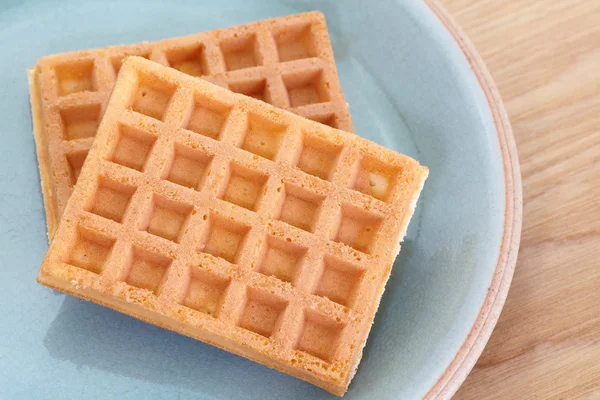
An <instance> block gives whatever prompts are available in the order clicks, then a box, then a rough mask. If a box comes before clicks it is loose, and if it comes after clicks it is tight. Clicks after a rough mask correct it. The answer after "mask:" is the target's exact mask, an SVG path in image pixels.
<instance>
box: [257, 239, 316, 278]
mask: <svg viewBox="0 0 600 400" xmlns="http://www.w3.org/2000/svg"><path fill="white" fill-rule="evenodd" d="M306 252H307V249H306V248H304V247H301V246H298V245H296V244H294V243H292V242H291V241H290V242H288V241H287V240H283V239H280V238H277V237H274V236H270V235H269V236H267V239H266V243H265V249H264V254H263V255H262V259H261V261H260V264H259V266H258V272H260V273H261V274H264V275H267V276H269V275H272V276H274V277H276V278H277V279H279V280H281V281H283V282H290V283H291V284H292V285H294V284H295V282H296V279H297V277H298V275H299V273H300V270H301V269H302V265H303V263H304V258H305V256H306Z"/></svg>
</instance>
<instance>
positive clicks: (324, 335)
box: [296, 310, 344, 363]
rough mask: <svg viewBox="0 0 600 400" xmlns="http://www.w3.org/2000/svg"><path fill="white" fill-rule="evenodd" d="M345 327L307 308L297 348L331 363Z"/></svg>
mask: <svg viewBox="0 0 600 400" xmlns="http://www.w3.org/2000/svg"><path fill="white" fill-rule="evenodd" d="M343 329H344V325H343V324H342V323H340V322H337V321H334V320H332V319H331V318H330V317H328V316H325V315H323V314H321V313H318V312H316V311H313V310H306V311H305V315H304V324H303V326H302V331H301V333H300V337H299V338H298V343H297V344H296V350H300V351H303V352H305V353H308V354H310V355H312V356H314V357H317V358H320V359H321V360H323V361H325V362H328V363H330V362H332V361H333V360H334V359H335V355H336V353H337V348H338V342H339V338H340V336H341V334H342V331H343Z"/></svg>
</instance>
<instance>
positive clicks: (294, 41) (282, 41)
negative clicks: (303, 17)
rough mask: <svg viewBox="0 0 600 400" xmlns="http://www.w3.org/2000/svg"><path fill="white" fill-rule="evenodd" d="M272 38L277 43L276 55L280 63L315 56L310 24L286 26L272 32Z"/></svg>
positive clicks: (315, 51) (315, 50)
mask: <svg viewBox="0 0 600 400" xmlns="http://www.w3.org/2000/svg"><path fill="white" fill-rule="evenodd" d="M273 38H274V39H275V43H277V53H278V54H279V61H281V62H285V61H293V60H299V59H301V58H308V57H316V56H317V49H316V47H315V41H314V37H313V34H312V31H311V25H310V24H306V23H304V24H298V25H295V26H286V27H285V29H281V30H277V31H275V32H273Z"/></svg>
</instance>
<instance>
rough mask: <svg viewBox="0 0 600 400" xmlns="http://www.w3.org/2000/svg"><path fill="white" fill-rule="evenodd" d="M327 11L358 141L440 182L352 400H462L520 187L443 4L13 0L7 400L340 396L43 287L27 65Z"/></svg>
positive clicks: (502, 266)
mask: <svg viewBox="0 0 600 400" xmlns="http://www.w3.org/2000/svg"><path fill="white" fill-rule="evenodd" d="M314 9H319V10H321V11H323V12H324V14H325V15H326V17H327V20H328V24H329V29H330V34H331V38H332V42H333V47H334V52H335V56H336V60H337V63H338V68H339V74H340V79H341V83H342V87H343V90H344V92H345V94H346V97H347V99H348V102H349V103H350V110H351V112H352V116H353V119H354V122H355V127H356V131H357V133H358V134H360V135H362V136H365V137H367V138H369V139H372V140H374V141H376V142H378V143H380V144H383V145H385V146H388V147H390V148H393V149H395V150H398V151H400V152H403V153H406V154H408V155H410V156H412V157H414V158H416V159H418V160H419V161H420V162H421V163H422V164H424V165H427V166H428V167H429V168H430V171H431V173H430V177H429V179H428V181H427V182H426V185H425V189H424V191H423V194H422V197H421V200H420V201H419V206H418V208H417V214H416V215H415V217H414V218H413V221H412V223H411V225H410V229H409V232H408V236H407V238H406V240H405V243H404V245H403V248H402V252H401V254H400V256H399V258H398V260H397V262H396V265H395V267H394V270H393V272H392V276H391V279H390V281H389V283H388V285H387V291H386V293H385V295H384V297H383V300H382V303H381V307H380V309H379V312H378V314H377V317H376V320H375V324H374V326H373V330H372V332H371V335H370V337H369V340H368V342H367V346H366V349H365V352H364V357H363V360H362V363H361V364H360V368H359V371H358V374H357V375H356V378H355V379H354V381H353V383H352V385H351V387H350V390H349V392H348V394H347V398H349V399H363V398H364V399H366V398H370V399H373V398H376V399H391V398H401V399H404V398H406V399H408V398H420V397H424V396H427V397H434V396H437V395H440V396H448V395H450V394H451V393H452V392H453V391H454V390H456V388H457V387H458V385H459V384H460V382H461V381H462V380H463V379H464V377H465V376H466V374H467V373H468V371H469V370H470V368H471V366H472V365H473V363H474V362H475V360H476V358H477V357H478V355H479V354H480V352H481V349H482V347H483V345H485V342H486V340H487V337H489V334H490V332H491V329H492V327H493V325H494V323H495V321H496V318H497V315H498V313H499V310H500V309H501V307H502V304H503V300H504V296H505V294H506V290H507V288H508V283H509V282H510V277H511V273H512V267H513V266H514V253H515V251H516V246H515V243H516V242H517V240H518V228H519V222H518V221H519V215H520V208H519V176H518V169H516V168H514V165H516V158H515V156H514V148H513V144H512V138H511V136H510V128H509V126H508V124H507V122H506V119H505V116H504V113H503V110H502V107H501V104H500V103H499V101H498V100H497V98H495V95H496V92H495V90H494V89H493V84H491V82H490V81H489V77H488V75H487V73H486V72H485V69H484V68H483V67H482V66H481V65H480V64H479V61H478V58H477V57H476V54H474V53H473V51H472V50H471V49H470V47H469V45H468V43H467V42H465V41H464V38H462V37H461V36H460V33H458V32H457V31H456V30H455V28H453V26H452V23H451V22H450V21H449V20H448V19H446V17H444V16H443V13H442V14H441V15H439V14H436V13H440V10H439V8H437V7H436V6H434V5H430V4H428V3H424V2H421V1H380V2H371V3H370V5H369V7H365V6H364V3H363V2H361V1H360V0H355V1H344V2H341V1H334V0H331V1H322V2H317V1H289V0H288V1H241V0H240V1H228V2H224V1H214V0H213V1H186V0H174V1H168V2H167V1H165V2H162V1H154V0H147V1H142V0H140V1H135V0H128V1H102V2H91V1H82V0H76V1H64V2H60V3H51V2H42V1H25V2H22V1H12V0H11V1H8V2H7V1H4V2H3V3H0V43H2V45H1V54H2V56H1V58H0V104H1V107H0V121H1V123H2V124H1V127H0V132H1V135H2V145H1V146H0V235H1V241H0V265H1V267H2V274H1V279H0V315H1V318H2V319H1V323H0V388H2V389H1V391H2V392H3V394H2V395H0V397H2V398H11V399H12V398H27V399H34V398H35V399H50V398H73V399H83V398H121V399H140V398H144V399H154V398H156V399H159V398H161V399H162V398H178V399H188V398H189V399H231V398H244V399H283V398H285V399H296V398H297V399H307V398H316V399H321V398H331V397H333V396H332V395H330V394H328V393H326V392H324V391H323V390H321V389H318V388H316V387H313V386H311V385H310V384H307V383H305V382H302V381H300V380H297V379H295V378H292V377H289V376H287V375H285V374H282V373H279V372H276V371H273V370H270V369H268V368H266V367H263V366H261V365H258V364H255V363H253V362H250V361H248V360H245V359H243V358H241V357H238V356H235V355H232V354H229V353H227V352H224V351H222V350H219V349H216V348H214V347H211V346H209V345H206V344H203V343H200V342H197V341H195V340H192V339H190V338H187V337H184V336H181V335H178V334H176V333H173V332H168V331H165V330H162V329H160V328H157V327H154V326H151V325H147V324H145V323H142V322H139V321H137V320H134V319H132V318H129V317H127V316H124V315H121V314H119V313H116V312H114V311H111V310H108V309H105V308H103V307H100V306H97V305H94V304H91V303H86V302H82V301H80V300H78V299H75V298H72V297H69V296H65V295H63V294H60V293H57V292H54V291H52V290H49V289H47V288H45V287H42V286H40V285H38V284H37V283H36V281H35V277H36V274H37V271H38V267H39V265H40V262H41V260H42V258H43V256H44V253H45V251H46V247H47V242H46V227H45V221H44V208H43V204H42V196H41V193H40V189H39V176H38V171H37V160H36V157H35V148H34V141H33V135H32V126H31V115H30V111H29V92H28V88H27V77H26V73H25V70H26V68H27V67H30V66H32V65H34V64H35V61H36V59H37V58H39V57H41V56H44V55H47V54H52V53H57V52H64V51H69V50H75V49H85V48H94V47H104V46H107V45H114V44H122V43H136V42H139V41H143V40H157V39H161V38H166V37H172V36H180V35H185V34H190V33H194V32H199V31H205V30H210V29H214V28H218V27H227V26H230V25H234V24H239V23H245V22H250V21H253V20H259V19H264V18H267V17H274V16H281V15H286V14H292V13H297V12H302V11H309V10H314ZM515 238H516V239H515Z"/></svg>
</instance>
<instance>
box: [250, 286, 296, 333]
mask: <svg viewBox="0 0 600 400" xmlns="http://www.w3.org/2000/svg"><path fill="white" fill-rule="evenodd" d="M286 307H287V301H285V300H283V299H280V298H278V297H276V296H273V295H272V294H270V293H266V292H263V291H262V290H257V289H254V288H248V290H247V292H246V303H245V305H244V311H243V312H242V316H241V317H240V321H239V326H240V327H242V328H244V329H247V330H249V331H252V332H255V333H258V334H259V335H262V336H265V337H271V335H273V333H275V331H276V330H277V328H278V327H279V325H280V321H281V316H282V314H283V311H284V310H285V308H286Z"/></svg>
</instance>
